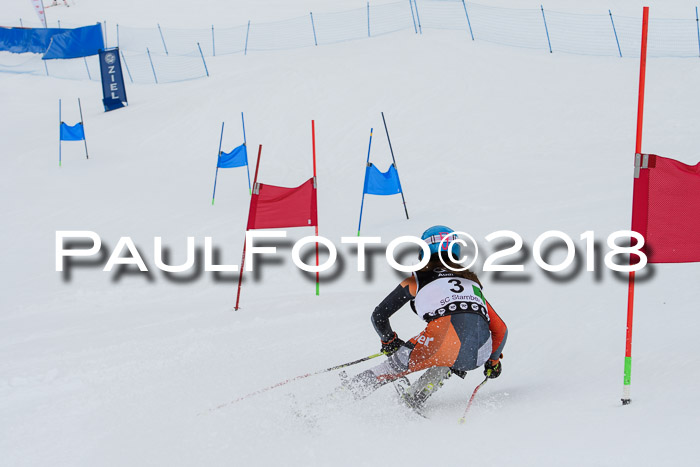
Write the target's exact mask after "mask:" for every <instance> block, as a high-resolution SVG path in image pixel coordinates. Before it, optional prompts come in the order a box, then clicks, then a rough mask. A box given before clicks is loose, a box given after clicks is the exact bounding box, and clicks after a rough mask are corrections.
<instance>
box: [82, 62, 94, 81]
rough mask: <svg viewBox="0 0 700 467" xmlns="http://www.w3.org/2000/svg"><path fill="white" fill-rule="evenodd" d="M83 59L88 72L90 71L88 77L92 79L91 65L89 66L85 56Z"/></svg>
mask: <svg viewBox="0 0 700 467" xmlns="http://www.w3.org/2000/svg"><path fill="white" fill-rule="evenodd" d="M83 61H84V62H85V69H86V70H87V72H88V79H89V80H90V81H92V76H90V67H88V64H87V59H86V58H85V57H83Z"/></svg>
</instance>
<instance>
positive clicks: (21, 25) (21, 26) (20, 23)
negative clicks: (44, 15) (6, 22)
mask: <svg viewBox="0 0 700 467" xmlns="http://www.w3.org/2000/svg"><path fill="white" fill-rule="evenodd" d="M19 27H20V28H23V27H24V23H22V18H20V19H19Z"/></svg>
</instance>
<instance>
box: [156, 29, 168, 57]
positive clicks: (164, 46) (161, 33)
mask: <svg viewBox="0 0 700 467" xmlns="http://www.w3.org/2000/svg"><path fill="white" fill-rule="evenodd" d="M158 32H159V33H160V40H162V41H163V48H164V49H165V55H168V46H167V45H165V38H164V37H163V30H162V29H160V23H158Z"/></svg>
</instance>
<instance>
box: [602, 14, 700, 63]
mask: <svg viewBox="0 0 700 467" xmlns="http://www.w3.org/2000/svg"><path fill="white" fill-rule="evenodd" d="M608 13H610V22H611V23H612V26H613V32H614V33H615V42H617V51H618V52H620V57H622V49H620V41H619V40H618V39H617V30H616V29H615V21H613V17H612V11H610V10H608ZM698 37H700V36H698Z"/></svg>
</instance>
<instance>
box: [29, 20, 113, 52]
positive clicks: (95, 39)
mask: <svg viewBox="0 0 700 467" xmlns="http://www.w3.org/2000/svg"><path fill="white" fill-rule="evenodd" d="M60 31H61V34H54V35H53V36H51V40H50V41H49V45H48V47H47V48H46V52H44V56H43V57H42V58H43V59H44V60H50V59H56V58H61V59H68V58H79V57H88V56H90V55H97V54H98V53H99V51H100V50H102V49H104V48H105V43H104V40H103V37H102V24H100V23H97V24H95V25H94V26H83V27H81V28H75V29H61V30H60Z"/></svg>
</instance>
